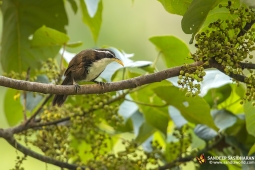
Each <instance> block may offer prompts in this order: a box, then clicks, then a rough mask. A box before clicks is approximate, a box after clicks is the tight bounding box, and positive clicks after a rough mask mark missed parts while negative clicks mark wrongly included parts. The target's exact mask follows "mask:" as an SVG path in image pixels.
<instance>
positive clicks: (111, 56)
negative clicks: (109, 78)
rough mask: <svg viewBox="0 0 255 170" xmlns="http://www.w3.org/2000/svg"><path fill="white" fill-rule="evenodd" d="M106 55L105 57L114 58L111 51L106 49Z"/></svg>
mask: <svg viewBox="0 0 255 170" xmlns="http://www.w3.org/2000/svg"><path fill="white" fill-rule="evenodd" d="M106 55H107V58H114V57H115V55H114V53H113V52H111V51H107V52H106Z"/></svg>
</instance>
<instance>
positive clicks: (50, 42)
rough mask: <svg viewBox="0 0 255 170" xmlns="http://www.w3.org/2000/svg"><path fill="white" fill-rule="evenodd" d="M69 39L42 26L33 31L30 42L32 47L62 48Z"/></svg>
mask: <svg viewBox="0 0 255 170" xmlns="http://www.w3.org/2000/svg"><path fill="white" fill-rule="evenodd" d="M68 40H69V37H68V36H67V35H66V34H64V33H62V32H59V31H57V30H55V29H52V28H49V27H46V26H42V27H41V28H39V29H38V30H36V31H35V33H34V36H33V39H32V41H31V45H32V47H50V46H62V45H64V44H66V43H67V42H68Z"/></svg>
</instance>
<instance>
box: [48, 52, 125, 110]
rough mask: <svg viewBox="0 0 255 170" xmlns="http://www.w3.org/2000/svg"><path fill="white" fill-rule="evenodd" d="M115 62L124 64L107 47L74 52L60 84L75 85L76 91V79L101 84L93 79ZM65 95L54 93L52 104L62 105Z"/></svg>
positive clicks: (77, 88)
mask: <svg viewBox="0 0 255 170" xmlns="http://www.w3.org/2000/svg"><path fill="white" fill-rule="evenodd" d="M113 61H115V62H117V63H119V64H121V65H122V66H124V64H123V62H122V61H121V60H120V59H118V58H117V57H116V56H115V54H114V52H113V51H111V50H109V49H87V50H83V51H81V52H79V53H78V54H76V55H75V56H74V57H73V58H72V60H71V61H70V62H69V64H68V67H67V69H66V71H65V73H64V76H65V79H64V80H63V82H62V84H61V85H75V90H76V91H78V90H79V88H80V86H79V85H78V84H77V81H82V80H83V81H87V82H95V83H99V84H100V85H103V82H97V81H95V79H96V78H98V76H100V74H101V73H102V72H103V71H104V70H105V68H106V66H107V65H108V64H110V63H111V62H113ZM66 98H67V95H55V96H54V98H53V100H52V105H53V106H55V105H57V106H59V107H60V106H62V105H63V103H64V102H65V100H66Z"/></svg>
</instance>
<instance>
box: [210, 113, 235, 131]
mask: <svg viewBox="0 0 255 170" xmlns="http://www.w3.org/2000/svg"><path fill="white" fill-rule="evenodd" d="M212 115H213V119H214V123H215V125H216V126H217V127H218V128H219V130H220V131H222V130H225V129H227V128H229V127H231V126H233V125H234V124H235V123H236V122H237V120H238V117H237V116H236V115H234V114H233V113H231V112H229V111H227V110H225V109H223V110H214V111H213V113H212Z"/></svg>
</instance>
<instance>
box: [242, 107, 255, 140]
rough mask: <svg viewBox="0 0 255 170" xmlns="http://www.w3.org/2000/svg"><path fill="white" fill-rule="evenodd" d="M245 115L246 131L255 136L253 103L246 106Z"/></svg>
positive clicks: (254, 109)
mask: <svg viewBox="0 0 255 170" xmlns="http://www.w3.org/2000/svg"><path fill="white" fill-rule="evenodd" d="M244 113H245V119H246V129H247V131H248V133H249V134H251V135H253V136H255V131H254V129H255V107H254V106H253V105H252V103H251V102H249V103H245V104H244Z"/></svg>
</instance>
